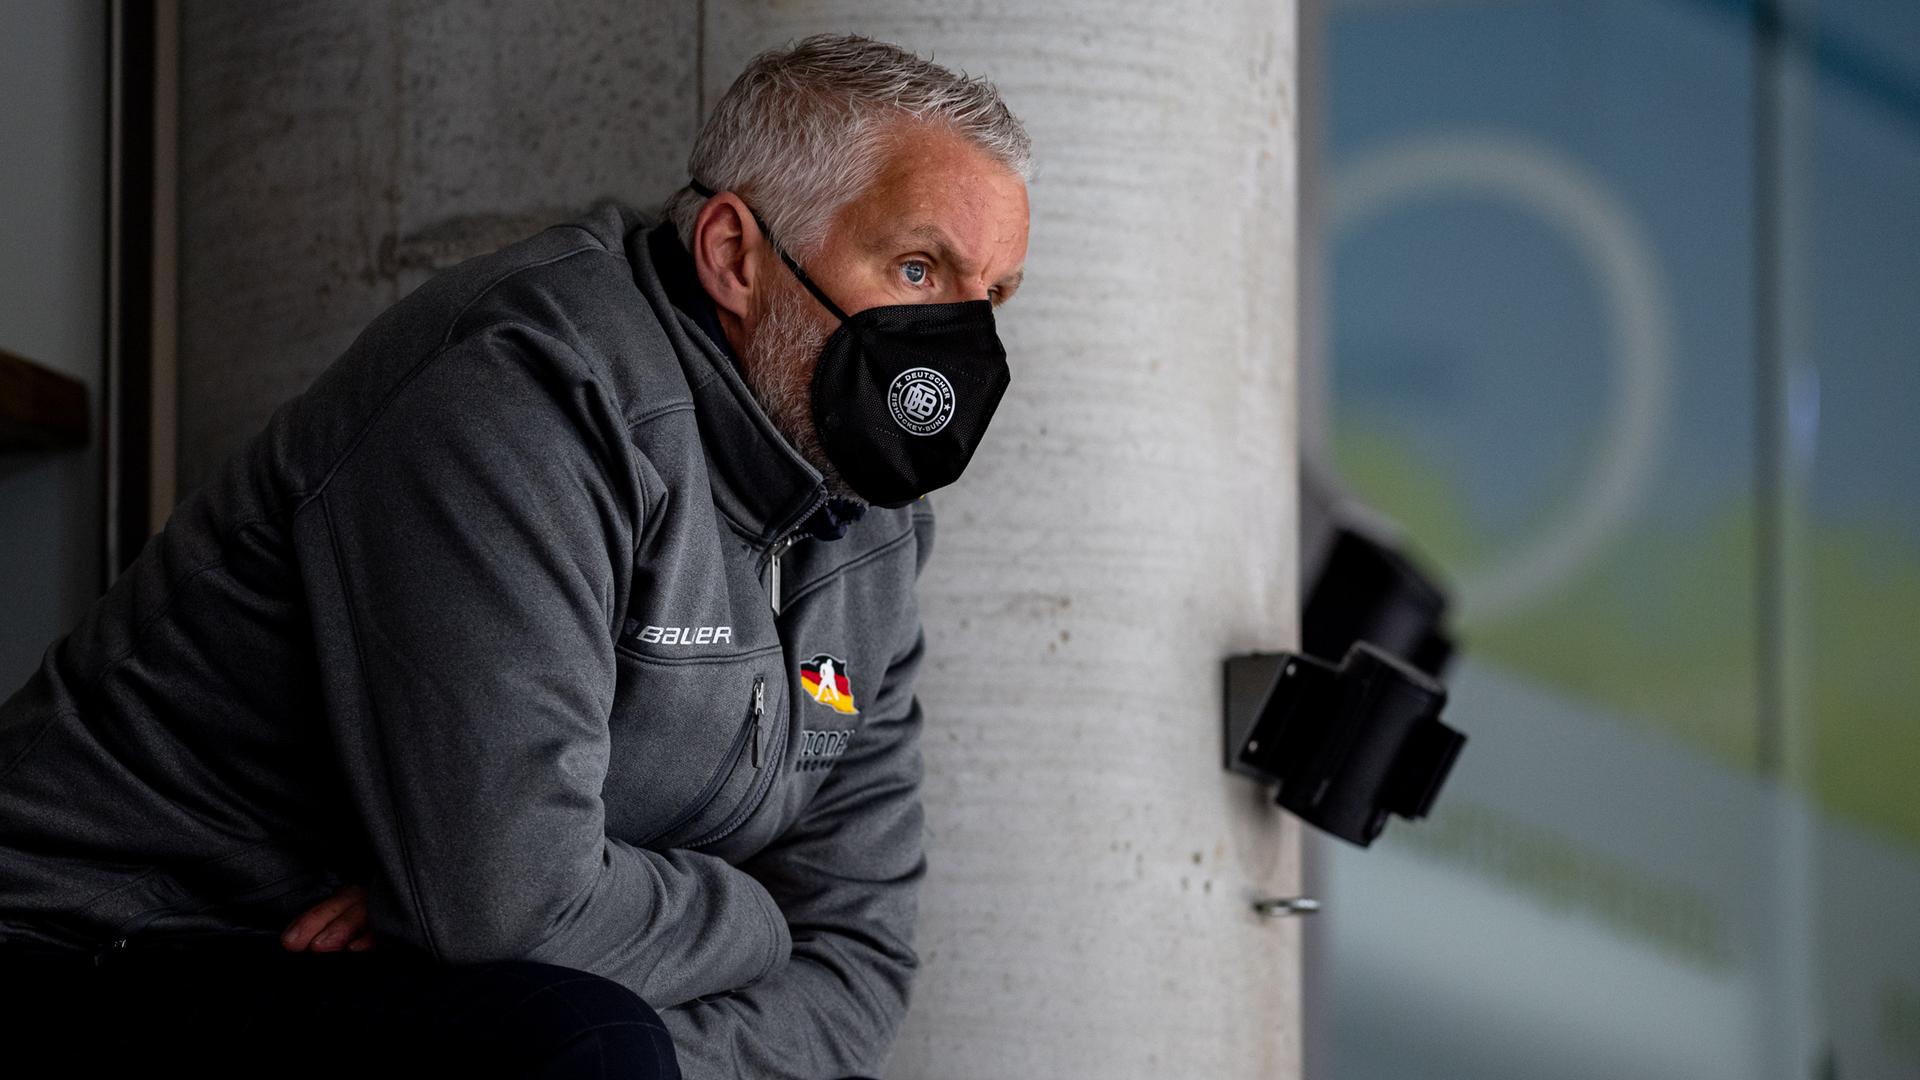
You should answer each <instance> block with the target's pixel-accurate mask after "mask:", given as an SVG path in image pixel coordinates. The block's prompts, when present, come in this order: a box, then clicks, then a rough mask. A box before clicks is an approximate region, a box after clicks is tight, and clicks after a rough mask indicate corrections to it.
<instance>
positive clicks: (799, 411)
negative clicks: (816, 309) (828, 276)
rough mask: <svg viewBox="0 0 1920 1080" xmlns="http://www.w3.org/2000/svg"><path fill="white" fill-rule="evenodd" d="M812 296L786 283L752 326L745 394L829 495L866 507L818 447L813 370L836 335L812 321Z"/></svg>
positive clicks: (745, 365) (745, 354) (744, 360)
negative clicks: (815, 471)
mask: <svg viewBox="0 0 1920 1080" xmlns="http://www.w3.org/2000/svg"><path fill="white" fill-rule="evenodd" d="M813 303H814V301H813V297H812V296H810V295H808V294H807V293H805V292H802V291H801V289H800V286H799V283H797V282H792V281H788V282H786V283H785V287H784V288H776V289H775V290H774V293H773V296H772V297H771V299H770V300H769V302H768V305H767V313H766V315H765V317H763V318H762V319H761V320H760V323H759V325H758V326H756V327H754V330H753V336H752V337H750V338H748V339H747V343H746V348H745V349H743V350H742V356H741V361H742V364H741V366H742V367H743V368H745V369H746V370H745V372H744V374H745V377H746V383H747V389H749V390H751V391H752V392H753V396H754V399H755V400H756V401H758V402H759V403H760V408H761V410H762V411H764V412H765V413H766V414H767V419H769V420H771V421H773V426H774V429H775V430H777V431H778V432H780V434H781V435H782V436H784V437H785V438H786V440H787V442H788V443H790V444H791V445H792V446H793V448H794V449H795V450H796V451H798V452H799V454H800V456H801V457H802V458H805V459H806V461H807V463H808V464H809V465H812V466H813V467H814V468H816V469H818V470H820V475H821V476H822V477H824V478H825V479H826V482H827V494H828V495H831V496H833V497H835V498H840V499H849V500H851V501H853V502H857V503H861V504H865V502H866V500H865V499H862V498H861V497H860V496H859V495H857V494H855V492H854V490H853V488H851V487H849V486H848V485H847V482H846V479H845V478H844V477H842V476H841V475H840V470H838V469H836V468H834V467H833V462H832V461H831V460H829V459H828V458H827V452H826V450H825V449H824V448H823V447H822V446H821V445H820V432H819V430H818V429H817V428H815V427H814V423H813V371H814V365H815V364H816V363H817V362H818V361H819V357H820V347H821V346H822V345H824V344H826V341H827V338H828V337H830V336H831V335H832V331H831V330H828V329H823V328H822V327H821V326H820V324H819V322H818V321H817V320H816V319H815V318H814V313H813V311H812V307H813Z"/></svg>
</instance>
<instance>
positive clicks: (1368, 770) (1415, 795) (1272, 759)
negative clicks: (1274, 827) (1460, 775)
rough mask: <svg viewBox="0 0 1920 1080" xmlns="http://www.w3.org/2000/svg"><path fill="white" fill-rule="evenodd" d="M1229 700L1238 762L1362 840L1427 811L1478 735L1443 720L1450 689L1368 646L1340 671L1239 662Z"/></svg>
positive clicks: (1312, 819) (1230, 754)
mask: <svg viewBox="0 0 1920 1080" xmlns="http://www.w3.org/2000/svg"><path fill="white" fill-rule="evenodd" d="M1226 698H1227V700H1226V715H1225V728H1226V730H1225V734H1226V741H1225V749H1226V761H1225V765H1226V768H1228V769H1229V770H1231V771H1233V772H1236V773H1239V774H1241V775H1243V776H1247V777H1251V778H1252V779H1255V780H1258V781H1260V782H1262V783H1267V784H1275V785H1278V788H1279V790H1278V792H1277V794H1276V797H1275V801H1276V802H1278V803H1279V804H1280V805H1281V806H1283V807H1285V808H1286V809H1288V810H1291V811H1292V812H1293V813H1295V814H1298V815H1299V816H1300V817H1301V818H1302V819H1303V820H1305V821H1306V822H1307V823H1308V824H1311V825H1314V826H1316V827H1318V828H1320V829H1324V830H1325V831H1327V832H1330V833H1332V834H1333V835H1335V836H1338V837H1340V838H1341V839H1343V840H1347V841H1350V842H1351V843H1354V844H1358V845H1360V846H1361V847H1366V846H1368V845H1370V844H1372V843H1373V841H1374V839H1375V838H1376V837H1378V836H1379V835H1380V830H1381V829H1383V828H1384V827H1385V826H1386V823H1387V816H1388V815H1389V814H1398V815H1400V816H1401V817H1405V818H1409V819H1412V818H1421V817H1425V816H1426V815H1427V812H1428V811H1429V810H1431V809H1432V808H1433V802H1434V799H1435V798H1436V797H1438V795H1439V794H1440V788H1441V786H1442V785H1443V784H1445V783H1446V779H1447V774H1448V773H1449V772H1450V771H1452V769H1453V762H1454V759H1455V758H1457V757H1458V756H1459V754H1460V748H1461V747H1462V746H1463V745H1465V743H1466V741H1467V737H1466V736H1465V735H1464V734H1462V733H1461V732H1459V731H1456V730H1454V729H1453V728H1451V727H1448V726H1447V725H1446V724H1444V723H1442V722H1441V721H1440V710H1441V708H1442V707H1444V706H1445V705H1446V701H1447V691H1446V688H1445V687H1443V686H1441V685H1440V683H1439V682H1437V681H1435V680H1434V679H1433V678H1432V677H1431V676H1429V675H1427V674H1426V673H1424V672H1422V671H1420V670H1418V669H1416V668H1414V667H1413V666H1412V665H1410V664H1408V663H1406V662H1404V661H1401V660H1398V659H1396V658H1395V657H1393V656H1391V655H1389V654H1388V653H1386V652H1384V651H1383V650H1381V649H1379V648H1377V647H1375V646H1373V645H1371V644H1369V643H1367V642H1365V641H1360V642H1356V643H1354V644H1353V646H1352V647H1351V648H1350V649H1348V650H1347V654H1346V657H1345V659H1343V660H1341V662H1340V664H1339V665H1338V666H1335V665H1333V664H1331V663H1328V662H1327V661H1324V660H1319V659H1315V658H1313V657H1310V656H1302V655H1299V654H1295V653H1256V654H1252V655H1246V656H1235V657H1231V658H1229V659H1228V660H1227V670H1226Z"/></svg>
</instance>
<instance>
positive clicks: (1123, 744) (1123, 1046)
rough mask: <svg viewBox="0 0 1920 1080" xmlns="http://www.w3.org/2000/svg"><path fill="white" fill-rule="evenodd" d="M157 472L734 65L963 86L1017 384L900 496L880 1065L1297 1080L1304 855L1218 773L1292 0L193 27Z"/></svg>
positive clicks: (258, 20) (1256, 613)
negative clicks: (891, 973)
mask: <svg viewBox="0 0 1920 1080" xmlns="http://www.w3.org/2000/svg"><path fill="white" fill-rule="evenodd" d="M186 10H187V13H188V25H187V27H186V34H185V47H186V54H185V63H184V65H183V70H184V72H185V77H186V83H187V85H186V102H185V105H186V107H185V109H184V113H185V123H186V125H187V137H186V149H187V152H186V155H185V160H184V162H183V172H184V175H183V181H184V192H183V230H182V235H183V239H184V241H185V245H186V254H185V264H184V270H185V278H184V281H183V287H184V289H185V293H186V295H185V299H184V308H185V316H186V318H185V335H186V337H185V341H184V342H183V349H182V353H183V357H184V358H185V362H186V363H187V365H188V377H187V385H186V387H185V391H186V393H185V396H186V405H185V416H184V417H183V426H184V429H185V430H184V435H183V470H184V472H185V474H186V475H185V476H184V477H183V480H184V481H185V482H186V483H189V484H190V483H191V482H193V480H194V478H195V477H196V476H197V475H203V474H204V473H205V472H206V471H207V470H208V469H209V468H210V467H211V466H212V465H213V464H215V463H216V462H217V461H218V459H219V457H220V456H222V455H223V454H224V453H226V452H227V451H228V450H229V449H230V448H231V446H232V445H234V444H236V443H237V442H238V440H239V439H241V438H243V437H244V436H245V434H246V433H247V432H248V431H250V430H252V429H253V428H254V427H256V426H257V425H258V423H259V422H260V421H261V420H263V419H264V418H265V416H266V415H267V413H268V412H270V411H271V409H272V407H273V405H274V404H276V403H277V402H278V401H279V400H281V399H282V398H284V397H285V396H287V395H289V394H291V393H293V392H294V391H295V390H297V389H298V388H299V387H300V386H302V385H304V384H305V382H306V381H307V380H308V379H310V378H311V377H312V375H313V374H314V373H315V372H316V371H318V370H319V368H320V367H322V366H324V365H325V363H326V362H328V361H329V360H330V359H332V357H333V356H334V355H335V353H336V352H337V351H338V349H339V348H340V347H341V346H342V345H344V344H345V342H346V340H347V339H348V338H349V337H350V336H351V335H352V333H354V332H355V331H357V330H358V328H359V326H360V325H362V324H363V323H364V322H365V321H366V320H367V319H368V318H370V317H372V315H373V314H374V313H375V312H377V311H378V310H379V308H380V307H382V306H384V305H385V304H386V303H387V302H389V301H390V300H392V299H393V298H395V297H397V296H398V295H400V294H401V293H402V292H403V291H404V290H405V289H407V288H410V287H411V286H412V285H413V284H414V283H416V282H417V280H418V278H419V277H420V276H422V275H424V274H425V273H426V272H428V271H429V270H430V269H431V268H432V267H433V266H435V265H438V264H439V263H441V262H445V261H451V260H452V259H453V258H457V257H459V256H461V255H464V254H467V253H469V252H470V251H476V250H482V249H484V248H485V247H488V246H492V245H493V243H495V242H504V241H505V240H507V239H511V238H513V236H515V235H518V234H519V233H521V232H524V231H528V230H530V229H531V228H533V227H536V226H537V225H538V224H541V223H543V219H546V218H549V217H551V216H552V215H554V214H555V213H557V212H559V211H561V210H563V209H568V208H570V207H571V206H574V205H584V204H585V203H586V202H588V201H590V200H591V198H592V197H594V196H597V195H600V194H619V195H623V196H625V197H628V198H631V199H633V200H635V201H637V202H642V203H645V202H653V201H657V200H658V199H659V198H660V197H662V196H663V195H665V194H666V193H667V192H668V191H669V190H670V189H671V188H672V187H673V186H674V185H676V184H678V183H680V182H681V180H682V178H683V173H682V171H681V170H682V168H683V165H684V162H685V154H686V150H687V147H688V146H689V144H690V141H691V138H692V136H693V134H694V132H695V130H696V129H697V120H698V116H699V111H700V109H701V108H703V107H704V105H705V104H707V103H711V102H712V101H713V100H714V99H715V98H716V97H718V95H719V94H720V93H721V92H722V91H723V90H724V89H725V88H726V85H727V84H728V82H730V81H731V79H732V77H733V75H734V74H735V73H736V72H737V71H738V70H739V68H740V65H741V64H742V63H743V62H744V61H745V59H746V58H747V57H748V56H749V55H750V54H751V53H752V52H754V51H755V50H757V49H759V48H761V47H764V46H766V45H769V44H774V43H777V42H780V41H783V40H786V39H787V38H790V37H795V36H799V35H802V34H806V33H811V32H814V31H819V30H853V31H858V32H861V33H866V34H869V35H871V36H875V37H881V38H886V39H890V40H893V41H897V42H899V43H901V44H903V45H906V46H908V47H910V48H913V49H916V50H919V51H921V52H923V53H926V52H929V51H930V52H931V54H932V55H933V56H934V58H935V59H938V60H940V61H942V62H944V63H947V64H949V65H951V66H955V67H960V68H964V69H966V70H968V71H971V72H976V73H983V74H987V75H989V76H991V77H992V78H994V79H995V81H996V82H997V83H998V84H999V85H1000V87H1001V89H1002V91H1003V92H1004V93H1005V94H1006V96H1007V98H1008V100H1009V102H1010V103H1011V104H1012V105H1013V107H1014V109H1015V110H1016V111H1017V112H1018V113H1020V115H1021V116H1022V117H1023V118H1024V119H1025V120H1026V122H1027V124H1028V127H1029V129H1030V130H1031V132H1032V134H1033V136H1034V141H1035V145H1036V151H1037V154H1038V156H1039V158H1040V162H1041V164H1040V170H1041V172H1040V176H1039V178H1038V179H1037V180H1036V181H1035V183H1034V185H1033V188H1032V192H1031V194H1032V203H1033V211H1034V228H1033V234H1032V245H1031V250H1030V257H1029V261H1028V278H1027V285H1026V287H1025V288H1023V289H1022V291H1021V295H1020V297H1019V299H1017V300H1016V301H1014V302H1013V303H1012V304H1010V305H1008V307H1007V308H1006V309H1005V310H1004V312H1003V318H1002V321H1001V326H1002V334H1003V336H1004V338H1005V339H1006V341H1007V344H1008V348H1009V352H1010V355H1011V363H1012V366H1013V371H1014V382H1013V388H1012V390H1011V391H1010V392H1009V394H1008V397H1007V399H1006V401H1005V403H1004V404H1003V405H1002V406H1001V409H1000V412H999V414H998V416H997V417H996V419H995V421H994V428H993V432H992V434H991V436H990V437H989V438H988V440H987V442H986V445H985V447H984V448H983V449H982V451H981V452H980V454H979V455H978V456H977V457H976V459H975V461H974V464H973V466H972V467H971V469H970V470H969V472H968V474H967V476H966V477H965V478H964V479H963V480H962V481H961V482H960V483H959V484H958V485H956V486H955V487H953V488H951V489H949V490H947V491H945V492H942V493H940V494H938V495H936V496H934V501H935V503H936V505H937V506H938V508H939V515H940V528H939V539H938V542H937V550H936V553H935V557H934V560H933V563H932V564H931V565H930V567H929V569H928V574H927V577H926V579H925V581H924V583H923V585H922V599H923V604H924V608H925V611H926V613H927V618H928V634H929V637H930V639H931V643H930V653H931V655H930V658H929V661H928V665H927V667H926V669H925V670H924V674H923V682H922V686H921V694H922V698H923V701H924V702H925V704H926V707H927V711H928V728H927V731H926V742H925V750H926V761H927V783H926V789H925V797H926V801H927V806H928V820H929V829H930V837H929V851H930V864H931V868H930V877H929V880H928V882H927V885H926V889H925V893H924V897H923V901H922V919H921V926H920V932H919V946H920V952H921V955H922V958H923V961H924V967H923V970H922V973H921V977H920V979H919V981H918V983H917V986H916V995H915V1002H914V1008H913V1012H912V1014H911V1015H910V1017H909V1019H908V1023H907V1027H906V1030H905V1031H904V1032H903V1034H902V1036H901V1038H900V1041H899V1044H898V1047H897V1051H896V1054H895V1057H894V1061H893V1067H892V1068H891V1069H890V1070H889V1071H888V1073H887V1075H888V1076H890V1077H895V1078H928V1080H939V1078H952V1077H975V1076H1035V1077H1048V1078H1062V1080H1066V1078H1074V1077H1108V1076H1123V1077H1134V1076H1158V1075H1170V1076H1193V1077H1208V1078H1210V1080H1211V1078H1220V1080H1237V1078H1248V1080H1252V1078H1256V1077H1257V1078H1262V1080H1269V1078H1281V1080H1286V1078H1293V1077H1297V1076H1298V1075H1299V1064H1298V1063H1299V1055H1300V1045H1299V1025H1298V1017H1299V992H1298V967H1299V943H1298V936H1297V928H1296V927H1294V926H1292V925H1290V924H1288V923H1286V922H1262V921H1261V920H1260V919H1259V918H1258V917H1257V916H1255V915H1254V914H1253V913H1252V910H1251V907H1250V901H1251V900H1252V899H1253V898H1254V897H1255V896H1257V895H1267V894H1290V893H1292V892H1293V891H1294V890H1295V888H1296V885H1297V874H1298V850H1299V834H1298V832H1297V826H1295V825H1294V824H1292V823H1291V822H1286V821H1283V820H1282V819H1281V817H1280V815H1279V812H1278V811H1277V810H1274V809H1273V808H1271V806H1270V805H1269V804H1268V803H1267V801H1266V797H1265V795H1264V793H1262V792H1260V791H1258V790H1256V789H1255V788H1254V787H1252V786H1251V785H1250V784H1247V783H1246V782H1245V781H1242V780H1239V779H1238V778H1235V777H1230V776H1228V775H1227V774H1226V773H1224V772H1223V771H1222V770H1221V769H1220V765H1219V760H1220V734H1219V712H1220V708H1221V697H1222V691H1221V685H1220V674H1219V673H1220V661H1221V659H1222V658H1223V657H1224V656H1225V655H1227V654H1228V653H1230V652H1237V651H1246V650H1252V649H1272V648H1282V647H1286V646H1288V645H1290V644H1292V642H1293V641H1294V635H1295V628H1294V615H1293V613H1294V610H1295V596H1294V572H1295V540H1294V532H1295V527H1294V502H1295V499H1294V451H1293V448H1294V442H1295V427H1294V382H1293V375H1294V366H1295V333H1294V326H1295V303H1294V275H1293V267H1294V252H1295V240H1294V222H1295V215H1294V196H1295V153H1294V146H1295V128H1294V123H1295V110H1294V97H1293V92H1292V91H1293V86H1294V71H1295V59H1294V22H1293V7H1292V5H1291V4H1286V3H1278V4H1276V3H1266V2H1260V3H1255V2H1248V0H1215V2H1210V3H1203V4H1178V5H1175V4H1154V3H1146V2H1138V3H1125V4H1122V3H1085V2H1081V3H1072V4H1067V3H1061V4H1035V3H1030V2H1029V3H1021V2H1015V0H997V2H990V0H968V2H959V3H956V2H955V0H903V2H892V3H875V2H872V0H865V2H851V0H849V2H785V3H777V4H769V3H766V2H743V0H707V2H706V3H704V4H701V5H690V4H681V3H659V4H646V5H630V4H626V3H620V2H617V0H583V2H576V3H571V4H565V5H560V6H559V8H558V14H556V9H555V8H554V7H553V6H550V5H542V6H540V7H538V8H535V7H534V6H532V5H518V4H500V5H488V6H484V7H482V6H478V5H466V4H447V5H438V6H433V7H415V6H399V7H392V6H389V5H388V4H386V3H372V2H355V3H326V4H322V3H308V4H296V5H273V6H269V5H262V4H259V3H257V2H253V0H225V2H214V0H200V2H198V3H196V4H190V5H186Z"/></svg>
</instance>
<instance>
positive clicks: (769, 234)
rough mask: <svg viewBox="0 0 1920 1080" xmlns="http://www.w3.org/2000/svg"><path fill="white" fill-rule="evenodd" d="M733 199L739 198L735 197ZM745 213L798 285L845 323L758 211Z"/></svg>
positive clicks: (706, 190) (702, 190) (699, 186)
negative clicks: (749, 215)
mask: <svg viewBox="0 0 1920 1080" xmlns="http://www.w3.org/2000/svg"><path fill="white" fill-rule="evenodd" d="M687 186H688V187H690V188H692V189H693V190H694V191H695V192H696V193H697V194H699V195H701V196H703V197H705V198H709V199H711V198H713V197H714V196H715V195H716V194H718V192H716V191H714V190H713V189H712V188H710V187H708V186H707V185H705V184H703V183H701V182H700V181H698V180H689V181H687ZM734 197H735V198H739V196H737V195H736V196H734ZM740 202H741V205H746V200H745V199H740ZM747 213H749V214H752V215H753V223H754V224H755V225H758V226H760V232H761V234H762V235H763V236H765V237H766V238H767V243H769V244H772V245H773V250H774V251H775V252H776V253H777V254H778V255H779V256H780V261H781V262H784V263H786V264H787V269H789V270H791V271H793V276H794V277H797V278H799V279H800V284H802V285H805V286H806V287H807V291H808V292H810V293H812V294H813V298H814V299H815V300H818V301H820V303H821V304H822V305H823V306H825V307H826V309H827V310H828V311H830V312H832V313H833V317H834V318H836V319H839V320H840V321H841V322H846V321H847V313H846V312H844V311H841V310H840V305H838V304H836V303H834V302H833V301H832V300H829V299H827V294H826V293H823V292H821V291H820V286H818V285H815V284H814V283H813V279H812V278H810V277H808V276H807V272H806V271H804V270H802V269H800V264H799V263H797V262H794V261H793V256H791V255H789V254H787V249H786V248H785V247H782V246H781V244H780V241H778V240H775V239H774V238H773V230H772V229H769V228H767V223H766V221H765V220H763V219H762V218H761V217H760V211H758V210H755V209H754V208H753V207H751V206H748V207H747Z"/></svg>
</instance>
